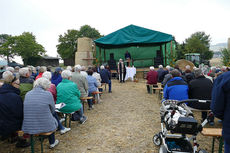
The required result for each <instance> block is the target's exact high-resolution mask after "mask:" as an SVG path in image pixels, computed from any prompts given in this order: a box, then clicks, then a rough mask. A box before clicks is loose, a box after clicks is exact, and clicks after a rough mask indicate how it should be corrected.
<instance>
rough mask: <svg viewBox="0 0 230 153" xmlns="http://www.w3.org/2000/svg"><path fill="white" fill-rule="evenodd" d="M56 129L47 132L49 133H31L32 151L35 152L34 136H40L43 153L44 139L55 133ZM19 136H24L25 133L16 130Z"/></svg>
mask: <svg viewBox="0 0 230 153" xmlns="http://www.w3.org/2000/svg"><path fill="white" fill-rule="evenodd" d="M54 132H55V131H52V132H47V133H39V134H31V135H30V147H31V153H34V144H35V140H34V137H38V139H39V141H40V142H41V153H43V141H44V139H46V138H48V136H49V135H51V134H52V133H54ZM16 133H17V134H18V136H20V137H22V136H23V135H24V132H23V131H17V132H16Z"/></svg>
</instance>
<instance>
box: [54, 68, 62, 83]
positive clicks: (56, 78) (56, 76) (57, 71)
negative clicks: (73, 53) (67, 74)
mask: <svg viewBox="0 0 230 153" xmlns="http://www.w3.org/2000/svg"><path fill="white" fill-rule="evenodd" d="M61 73H62V69H61V68H60V67H57V68H56V69H55V72H54V73H53V75H52V78H51V83H53V84H55V86H56V87H57V85H58V84H59V83H60V82H61V81H62V77H61Z"/></svg>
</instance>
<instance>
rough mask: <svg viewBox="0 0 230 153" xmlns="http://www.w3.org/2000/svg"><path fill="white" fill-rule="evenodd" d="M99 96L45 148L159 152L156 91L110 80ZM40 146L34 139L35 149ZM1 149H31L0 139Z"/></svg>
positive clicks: (68, 152)
mask: <svg viewBox="0 0 230 153" xmlns="http://www.w3.org/2000/svg"><path fill="white" fill-rule="evenodd" d="M102 100H103V101H102V103H100V104H96V105H95V108H94V110H90V111H89V110H86V112H85V115H86V116H88V120H87V122H86V123H85V124H83V125H80V124H79V123H78V122H72V125H71V128H72V130H71V131H70V132H69V133H66V134H64V135H60V134H59V132H57V133H56V138H57V139H59V140H60V144H59V145H58V146H57V147H56V148H55V149H53V150H49V149H48V141H47V140H45V145H44V150H45V152H50V153H52V152H55V153H56V152H57V153H104V152H105V153H111V152H112V153H113V152H114V153H118V152H119V153H157V152H158V148H157V147H155V145H154V144H153V142H152V137H153V135H154V134H155V133H157V132H159V130H160V118H159V102H158V99H157V96H156V95H150V94H147V92H146V86H145V84H144V83H141V82H139V83H134V82H126V83H122V84H120V83H118V82H117V81H116V80H113V82H112V93H108V92H104V93H103V95H102ZM86 108H87V107H86ZM208 145H209V143H208ZM9 146H10V147H9ZM207 148H208V147H207ZM39 149H40V145H39V143H37V144H36V151H38V150H39ZM0 152H1V153H5V152H10V153H11V152H15V153H20V152H30V148H26V149H18V148H15V144H9V143H7V142H0Z"/></svg>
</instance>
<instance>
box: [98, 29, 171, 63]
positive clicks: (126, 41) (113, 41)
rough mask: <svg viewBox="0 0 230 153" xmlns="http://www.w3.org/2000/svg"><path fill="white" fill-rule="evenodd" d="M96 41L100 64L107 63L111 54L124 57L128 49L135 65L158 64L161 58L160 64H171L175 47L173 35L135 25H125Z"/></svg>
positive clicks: (116, 58)
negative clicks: (170, 58)
mask: <svg viewBox="0 0 230 153" xmlns="http://www.w3.org/2000/svg"><path fill="white" fill-rule="evenodd" d="M94 42H95V44H96V59H97V60H98V62H99V63H100V64H101V63H105V62H106V63H107V62H108V60H109V59H110V54H113V55H114V59H115V60H116V61H118V60H119V59H120V58H122V59H124V54H125V52H126V51H128V52H129V53H131V56H132V63H133V64H134V66H135V67H148V66H151V65H156V64H157V63H159V59H160V60H161V61H162V62H161V63H160V64H163V65H166V64H169V62H170V61H169V57H170V56H171V55H170V54H172V53H173V48H175V47H173V46H175V45H174V37H173V36H172V35H170V34H166V33H162V32H159V31H154V30H150V29H146V28H143V27H139V26H135V25H129V26H127V27H124V28H122V29H120V30H117V31H115V32H113V33H111V34H108V35H106V36H104V37H101V38H99V39H97V40H95V41H94ZM172 45H173V46H172ZM167 56H169V57H167ZM157 58H158V59H157ZM156 60H158V62H156ZM158 65H159V64H158Z"/></svg>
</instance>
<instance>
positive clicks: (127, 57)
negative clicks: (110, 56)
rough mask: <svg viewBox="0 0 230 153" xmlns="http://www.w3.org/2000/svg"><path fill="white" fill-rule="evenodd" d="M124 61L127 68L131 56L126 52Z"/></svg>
mask: <svg viewBox="0 0 230 153" xmlns="http://www.w3.org/2000/svg"><path fill="white" fill-rule="evenodd" d="M125 60H126V61H127V66H130V60H131V54H130V53H129V52H128V51H126V52H125Z"/></svg>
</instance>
